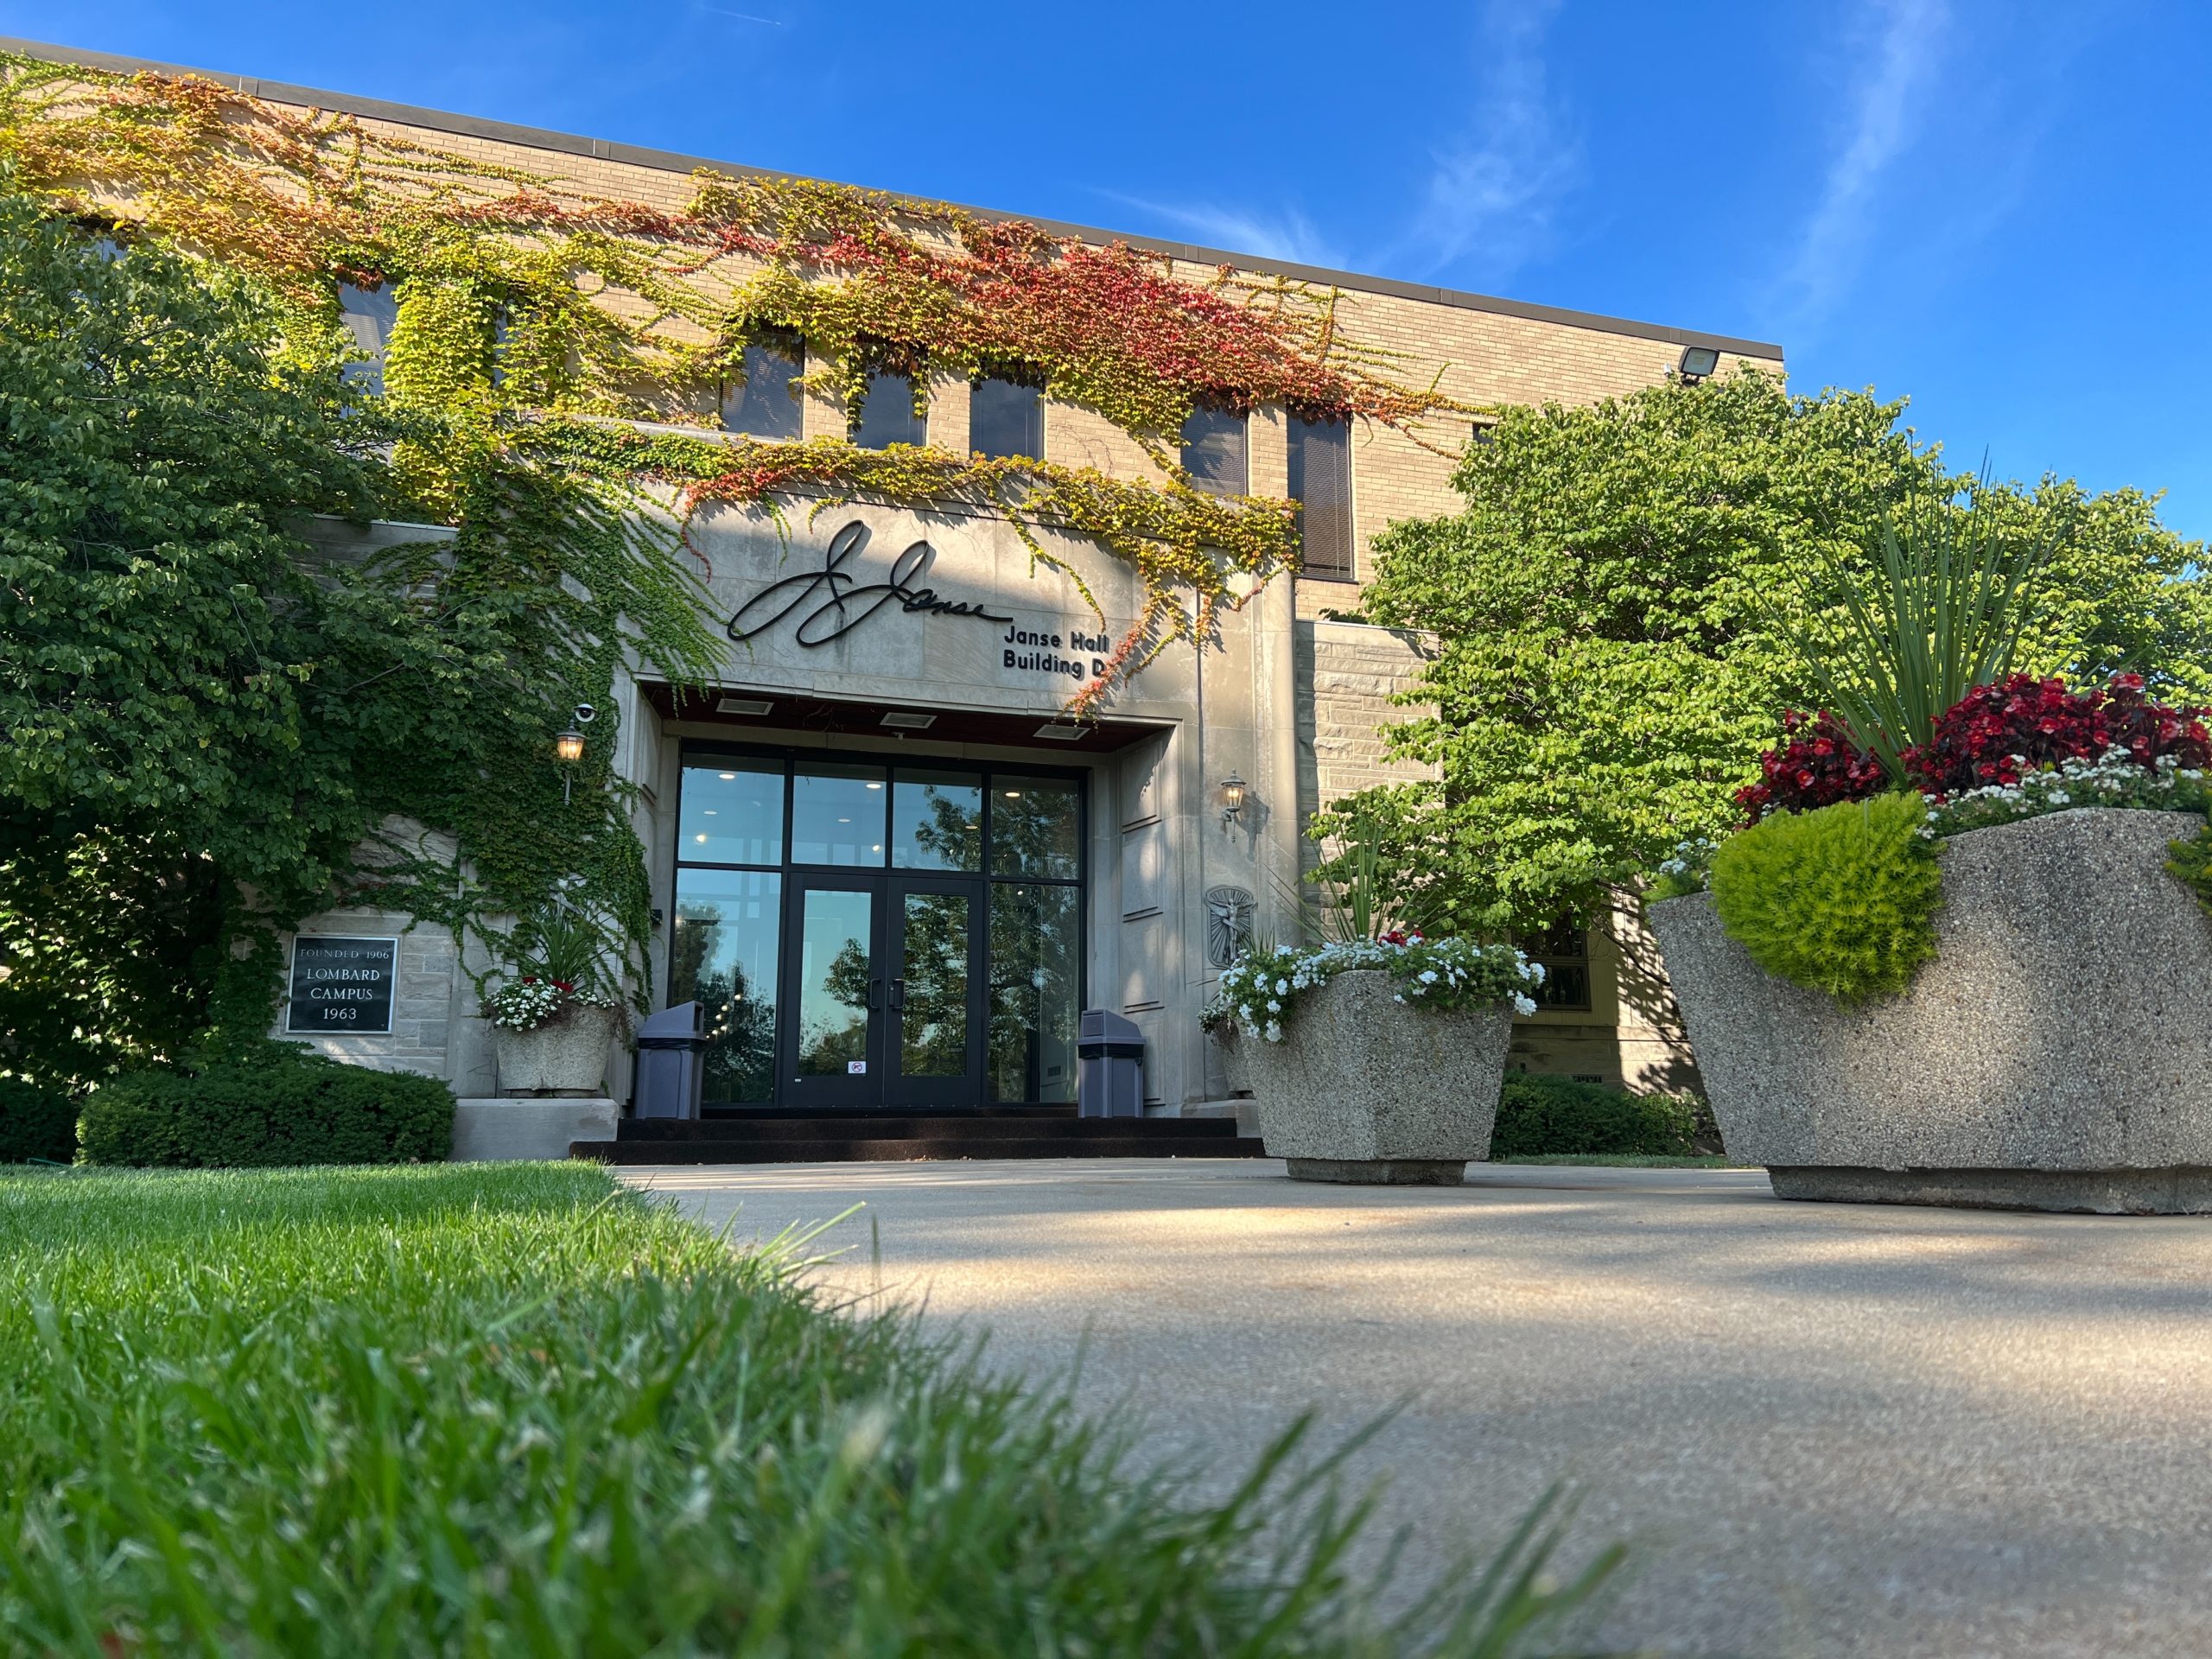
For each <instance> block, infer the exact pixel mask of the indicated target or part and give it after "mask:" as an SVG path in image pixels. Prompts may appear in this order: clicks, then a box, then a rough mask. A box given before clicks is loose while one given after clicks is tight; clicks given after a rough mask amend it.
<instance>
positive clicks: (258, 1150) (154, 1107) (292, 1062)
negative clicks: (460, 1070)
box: [84, 1043, 453, 1169]
mask: <svg viewBox="0 0 2212 1659" xmlns="http://www.w3.org/2000/svg"><path fill="white" fill-rule="evenodd" d="M84 1136H85V1157H86V1161H88V1162H91V1163H95V1164H133V1165H140V1166H165V1167H171V1168H184V1167H200V1168H210V1169H213V1168H240V1169H248V1168H270V1167H273V1166H280V1165H288V1164H404V1163H410V1162H414V1161H417V1160H421V1161H424V1162H438V1161H442V1160H444V1158H445V1157H446V1154H448V1153H449V1152H450V1151H451V1150H452V1149H453V1091H452V1090H450V1089H448V1088H447V1087H446V1085H445V1084H442V1083H441V1082H439V1081H438V1080H437V1079H436V1078H435V1077H415V1076H413V1075H411V1074H410V1073H406V1072H400V1071H370V1070H369V1069H368V1068H367V1067H365V1066H359V1065H341V1064H340V1063H339V1062H338V1061H336V1060H333V1059H327V1058H324V1057H323V1056H321V1055H320V1054H316V1053H314V1052H310V1051H309V1050H307V1049H303V1048H300V1047H296V1046H294V1045H291V1044H289V1043H264V1044H261V1045H259V1046H257V1047H255V1048H253V1049H251V1050H250V1051H249V1052H245V1053H244V1054H229V1055H226V1056H224V1057H222V1058H219V1059H215V1060H213V1061H210V1062H199V1061H194V1062H186V1063H182V1064H180V1065H175V1066H173V1067H167V1068H163V1069H162V1070H160V1071H133V1072H129V1073H126V1074H125V1075H124V1076H123V1077H118V1078H116V1079H115V1081H113V1082H112V1083H109V1084H103V1085H102V1086H101V1087H100V1088H99V1089H97V1090H94V1091H93V1092H92V1097H91V1099H89V1100H88V1101H86V1103H85V1128H84Z"/></svg>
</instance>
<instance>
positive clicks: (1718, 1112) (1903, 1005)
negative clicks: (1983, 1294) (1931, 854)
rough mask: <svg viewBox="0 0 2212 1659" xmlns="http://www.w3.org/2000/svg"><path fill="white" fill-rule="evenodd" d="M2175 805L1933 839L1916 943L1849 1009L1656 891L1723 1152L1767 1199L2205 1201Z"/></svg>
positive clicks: (2201, 954)
mask: <svg viewBox="0 0 2212 1659" xmlns="http://www.w3.org/2000/svg"><path fill="white" fill-rule="evenodd" d="M2198 823H2199V821H2198V820H2197V819H2196V818H2195V817H2191V816H2190V815H2187V814H2183V813H2178V812H2152V811H2141V810H2126V809H2120V808H2110V807H2101V808H2084V809H2078V810H2074V811H2070V812H2059V813H2054V814H2052V815H2050V816H2049V817H2040V818H2030V819H2027V820H2026V821H2024V822H2023V823H2008V824H2000V825H1999V826H1997V827H1996V828H1994V829H1976V830H1973V831H1971V832H1969V833H1967V834H1966V835H1962V836H1953V837H1951V838H1950V839H1949V840H1948V842H1947V843H1946V845H1945V848H1944V851H1943V855H1942V857H1943V899H1944V903H1943V908H1942V910H1941V911H1939V912H1937V913H1936V959H1935V960H1934V961H1933V962H1929V963H1923V965H1922V967H1921V969H1920V972H1919V975H1918V976H1917V977H1916V979H1915V981H1914V982H1913V984H1912V986H1911V987H1910V989H1908V990H1907V991H1906V992H1904V995H1900V996H1896V997H1890V998H1886V999H1884V1000H1881V1001H1875V1002H1872V1003H1868V1004H1865V1005H1863V1006H1860V1007H1847V1006H1846V1005H1844V1004H1842V1003H1840V1002H1838V1001H1835V1000H1834V998H1832V997H1829V996H1827V995H1825V994H1823V993H1821V992H1819V991H1810V990H1806V989H1803V988H1801V987H1798V986H1796V985H1791V984H1789V983H1786V982H1783V981H1781V980H1778V979H1775V978H1773V977H1772V976H1770V975H1768V974H1767V973H1765V972H1764V970H1762V969H1760V968H1759V967H1758V965H1757V964H1756V963H1753V962H1752V961H1751V957H1749V956H1748V955H1747V954H1746V953H1745V950H1744V948H1743V947H1742V946H1741V945H1739V944H1737V943H1736V942H1735V941H1734V940H1733V939H1731V938H1728V936H1727V935H1726V933H1725V932H1724V931H1722V929H1721V926H1720V918H1719V916H1718V915H1716V914H1715V913H1714V911H1713V898H1712V895H1711V894H1709V893H1697V894H1694V895H1692V896H1690V897H1688V898H1685V899H1669V900H1668V901H1667V902H1665V903H1663V904H1659V905H1655V906H1652V910H1651V925H1652V929H1653V931H1655V932H1656V934H1657V935H1658V938H1659V944H1660V948H1661V949H1662V950H1663V951H1664V952H1665V954H1666V959H1667V976H1668V978H1669V980H1671V981H1672V982H1673V983H1674V988H1675V999H1676V1001H1678V1002H1679V1003H1680V1004H1681V1010H1682V1019H1683V1022H1684V1024H1685V1026H1686V1027H1687V1028H1688V1033H1689V1039H1690V1045H1691V1046H1692V1047H1693V1048H1694V1050H1695V1051H1696V1054H1697V1064H1698V1070H1699V1071H1700V1073H1702V1075H1703V1077H1704V1078H1705V1084H1706V1090H1707V1094H1708V1096H1710V1098H1711V1100H1712V1102H1713V1116H1715V1117H1716V1118H1718V1119H1719V1123H1720V1135H1721V1139H1722V1140H1723V1141H1725V1142H1726V1145H1727V1148H1728V1153H1729V1155H1730V1156H1731V1157H1733V1158H1738V1159H1741V1160H1744V1161H1745V1162H1747V1163H1756V1164H1764V1165H1765V1166H1767V1170H1768V1173H1769V1175H1770V1179H1771V1180H1772V1182H1773V1185H1774V1190H1775V1192H1776V1193H1777V1196H1779V1197H1782V1198H1827V1199H1839V1200H1845V1201H1856V1202H1863V1203H1879V1204H1940V1205H1980V1206H1995V1207H2003V1208H2014V1209H2033V1210H2066V1211H2096V1212H2099V1213H2103V1214H2126V1215H2149V1214H2165V1213H2175V1212H2187V1213H2196V1212H2201V1211H2212V918H2209V917H2207V916H2206V915H2205V913H2204V912H2203V910H2202V907H2201V906H2199V905H2198V904H2197V902H2196V897H2195V895H2194V894H2192V893H2190V891H2189V889H2188V888H2187V887H2183V885H2182V884H2181V883H2180V882H2179V881H2177V880H2175V879H2174V878H2173V877H2172V876H2171V875H2170V874H2167V873H2166V871H2165V869H2164V863H2165V860H2166V857H2167V848H2168V844H2169V843H2170V842H2175V841H2180V840H2185V839H2187V838H2188V837H2189V836H2191V835H2193V834H2195V833H2196V828H2197V825H2198Z"/></svg>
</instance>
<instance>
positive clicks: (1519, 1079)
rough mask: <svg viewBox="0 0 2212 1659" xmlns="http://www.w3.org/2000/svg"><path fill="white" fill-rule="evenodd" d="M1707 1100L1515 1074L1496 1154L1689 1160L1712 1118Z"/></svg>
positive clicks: (1501, 1106)
mask: <svg viewBox="0 0 2212 1659" xmlns="http://www.w3.org/2000/svg"><path fill="white" fill-rule="evenodd" d="M1699 1108H1700V1103H1698V1102H1696V1101H1692V1100H1682V1099H1678V1098H1676V1097H1675V1096H1672V1095H1630V1094H1624V1093H1623V1092H1622V1091H1621V1090H1618V1089H1606V1088H1603V1087H1601V1086H1599V1084H1594V1083H1576V1082H1574V1081H1573V1079H1571V1078H1568V1077H1544V1076H1541V1075H1539V1074H1537V1073H1535V1072H1529V1071H1509V1072H1507V1073H1506V1074H1505V1085H1504V1088H1503V1090H1501V1091H1500V1093H1499V1096H1498V1102H1497V1128H1495V1129H1493V1130H1491V1137H1490V1155H1491V1157H1492V1158H1493V1159H1497V1158H1542V1157H1560V1156H1567V1155H1572V1154H1578V1153H1581V1154H1588V1153H1613V1154H1622V1155H1625V1156H1630V1157H1638V1158H1688V1157H1694V1156H1695V1155H1696V1154H1698V1153H1700V1152H1701V1151H1704V1150H1705V1149H1706V1148H1704V1147H1700V1146H1699V1145H1698V1141H1699V1140H1700V1135H1701V1134H1706V1135H1707V1136H1708V1138H1710V1139H1713V1140H1716V1141H1717V1139H1718V1137H1717V1136H1710V1135H1709V1131H1707V1129H1706V1125H1707V1122H1708V1121H1709V1120H1707V1118H1706V1116H1705V1115H1704V1114H1703V1113H1702V1112H1700V1109H1699Z"/></svg>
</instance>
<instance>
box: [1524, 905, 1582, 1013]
mask: <svg viewBox="0 0 2212 1659" xmlns="http://www.w3.org/2000/svg"><path fill="white" fill-rule="evenodd" d="M1521 948H1522V950H1525V951H1526V952H1527V953H1528V954H1529V957H1531V958H1533V959H1534V960H1535V961H1537V962H1540V963H1542V964H1543V966H1544V988H1543V989H1542V990H1541V991H1540V992H1538V993H1537V994H1536V1001H1537V1002H1538V1003H1539V1004H1540V1005H1541V1006H1542V1007H1547V1008H1563V1009H1568V1010H1573V1011H1575V1012H1587V1011H1588V1009H1589V1007H1590V935H1589V933H1588V931H1586V929H1583V928H1580V927H1578V926H1576V925H1574V924H1573V922H1561V923H1560V924H1559V925H1557V926H1556V927H1554V928H1553V929H1552V930H1551V931H1550V932H1548V933H1545V934H1541V935H1540V936H1539V937H1537V938H1535V939H1532V940H1528V941H1525V942H1523V944H1522V946H1521Z"/></svg>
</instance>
